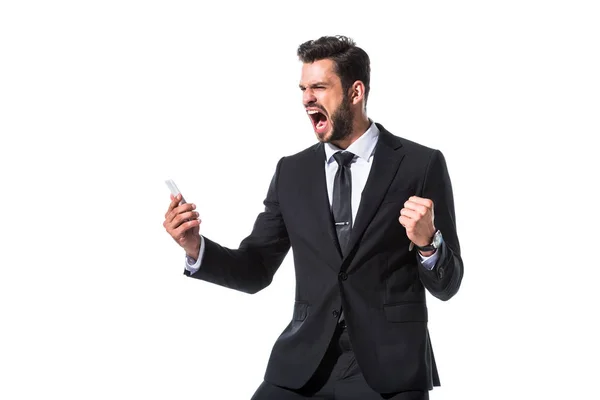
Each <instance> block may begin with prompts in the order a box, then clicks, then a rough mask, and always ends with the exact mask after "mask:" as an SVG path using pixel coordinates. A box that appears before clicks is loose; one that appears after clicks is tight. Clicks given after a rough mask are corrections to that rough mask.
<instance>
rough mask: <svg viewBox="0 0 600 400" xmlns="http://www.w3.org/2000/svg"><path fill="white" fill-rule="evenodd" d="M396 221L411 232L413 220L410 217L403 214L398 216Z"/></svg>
mask: <svg viewBox="0 0 600 400" xmlns="http://www.w3.org/2000/svg"><path fill="white" fill-rule="evenodd" d="M398 221H399V222H400V225H402V226H403V227H404V228H406V231H407V232H412V230H413V228H414V227H415V220H414V219H410V218H408V217H406V216H404V215H402V216H400V218H398Z"/></svg>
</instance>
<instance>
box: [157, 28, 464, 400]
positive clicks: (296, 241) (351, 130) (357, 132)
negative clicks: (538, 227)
mask: <svg viewBox="0 0 600 400" xmlns="http://www.w3.org/2000/svg"><path fill="white" fill-rule="evenodd" d="M298 56H299V58H300V60H301V61H302V63H303V65H302V76H301V80H300V89H301V91H302V100H303V104H304V106H305V108H306V112H307V114H308V117H309V119H310V121H311V122H312V125H313V129H314V131H315V133H316V136H317V139H318V141H319V143H318V144H316V145H314V146H311V147H309V148H308V149H306V150H304V151H302V152H300V153H298V154H295V155H292V156H289V157H283V158H281V159H280V161H279V163H278V164H277V167H276V171H275V175H274V176H273V179H272V181H271V184H270V187H269V190H268V192H267V196H266V199H265V201H264V205H265V210H264V212H262V213H260V214H259V215H258V218H257V220H256V223H255V225H254V228H253V230H252V233H251V234H250V235H249V236H248V237H247V238H245V239H244V240H243V241H242V242H241V244H240V246H239V248H238V249H228V248H224V247H222V246H220V245H218V244H217V243H215V242H213V241H211V240H210V239H208V238H206V237H203V236H201V235H200V233H199V226H200V221H199V219H198V213H197V212H196V211H195V206H194V205H193V204H183V205H179V202H180V200H181V197H180V196H177V197H176V198H174V197H173V196H171V204H170V206H169V209H168V211H167V213H166V215H165V222H164V226H165V228H166V230H167V231H168V233H169V234H170V235H171V236H172V237H173V238H174V239H175V241H177V243H178V244H179V245H181V246H182V247H183V248H184V249H185V252H186V257H187V258H186V268H185V274H186V275H187V276H190V277H192V278H197V279H202V280H205V281H208V282H212V283H215V284H218V285H222V286H225V287H228V288H232V289H236V290H240V291H243V292H247V293H256V292H258V291H259V290H261V289H263V288H265V287H266V286H268V285H269V284H270V283H271V281H272V278H273V275H274V274H275V272H276V271H277V269H278V268H279V266H280V264H281V262H282V261H283V259H284V257H285V256H286V254H287V253H288V250H289V249H290V246H291V247H293V249H294V252H293V254H294V264H295V268H296V302H295V306H294V313H293V316H292V319H291V322H290V323H289V325H288V326H287V327H286V328H285V330H284V331H283V333H282V334H281V336H280V337H279V338H278V340H277V341H276V343H275V345H274V347H273V350H272V353H271V357H270V359H269V363H268V366H267V370H266V373H265V379H264V382H263V383H262V384H261V385H260V387H259V388H258V390H257V391H256V393H255V394H254V397H253V399H255V400H263V399H276V400H287V399H290V400H292V399H304V398H315V399H341V400H346V399H347V400H350V399H357V400H358V399H360V400H371V399H396V400H409V399H427V398H428V393H429V392H428V391H429V390H430V389H432V388H433V386H438V385H439V379H438V374H437V369H436V365H435V360H434V357H433V351H432V347H431V342H430V340H429V334H428V329H427V320H428V318H427V307H426V304H425V299H426V296H425V288H426V289H427V290H429V292H430V293H431V294H432V295H434V296H435V297H437V298H439V299H441V300H448V299H450V298H451V297H452V296H453V295H454V294H455V293H456V292H457V291H458V289H459V286H460V283H461V280H462V275H463V265H462V260H461V256H460V247H459V241H458V237H457V234H456V225H455V221H454V202H453V195H452V187H451V183H450V178H449V175H448V171H447V168H446V164H445V160H444V157H443V155H442V153H441V152H440V151H438V150H433V149H430V148H427V147H425V146H422V145H419V144H417V143H414V142H411V141H409V140H406V139H402V138H399V137H396V136H394V135H392V134H391V133H389V132H388V131H387V130H386V129H385V128H384V127H383V126H382V125H380V124H376V123H374V122H372V121H371V120H370V119H369V118H368V117H367V113H366V104H367V97H368V95H369V80H370V61H369V57H368V55H367V54H366V53H365V52H364V51H363V50H362V49H361V48H359V47H357V46H356V45H355V43H354V42H353V41H352V40H351V39H349V38H346V37H342V36H338V37H322V38H320V39H317V40H314V41H308V42H306V43H303V44H302V45H300V47H299V48H298ZM434 216H435V219H434ZM224 398H226V395H224Z"/></svg>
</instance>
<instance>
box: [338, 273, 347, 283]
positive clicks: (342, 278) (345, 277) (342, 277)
mask: <svg viewBox="0 0 600 400" xmlns="http://www.w3.org/2000/svg"><path fill="white" fill-rule="evenodd" d="M338 276H339V277H340V279H341V280H343V281H345V280H346V279H348V274H347V273H345V272H340V273H339V274H338Z"/></svg>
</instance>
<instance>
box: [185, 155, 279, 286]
mask: <svg viewBox="0 0 600 400" xmlns="http://www.w3.org/2000/svg"><path fill="white" fill-rule="evenodd" d="M282 162H283V158H282V159H281V160H279V163H278V164H277V168H276V171H275V174H274V176H273V179H272V180H271V184H270V185H269V190H268V192H267V197H266V199H265V201H264V205H265V210H264V211H263V212H261V213H260V214H259V215H258V217H257V218H256V222H255V223H254V227H253V229H252V232H251V233H250V235H249V236H248V237H246V238H245V239H244V240H242V242H241V243H240V246H239V248H238V249H229V248H226V247H223V246H221V245H219V244H217V243H215V242H214V241H212V240H210V239H208V238H206V237H204V244H205V250H204V257H203V259H202V267H201V268H200V269H199V270H198V271H197V272H195V273H194V274H190V272H189V271H187V270H186V271H184V274H185V275H187V276H189V277H192V278H196V279H202V280H204V281H207V282H211V283H214V284H217V285H220V286H224V287H227V288H230V289H234V290H239V291H241V292H246V293H256V292H258V291H260V290H262V289H264V288H265V287H267V286H268V285H269V284H270V283H271V282H272V280H273V276H274V275H275V272H276V271H277V269H278V268H279V266H280V265H281V263H282V262H283V259H284V258H285V256H286V255H287V253H288V251H289V249H290V239H289V237H288V233H287V229H286V227H285V223H284V220H283V216H282V215H281V210H280V208H279V200H278V195H277V181H278V179H279V174H280V170H281V164H282Z"/></svg>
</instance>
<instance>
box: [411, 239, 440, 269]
mask: <svg viewBox="0 0 600 400" xmlns="http://www.w3.org/2000/svg"><path fill="white" fill-rule="evenodd" d="M442 246H443V244H442ZM417 253H418V254H419V257H420V258H421V264H423V267H425V268H426V269H428V270H430V271H431V270H433V269H434V268H435V263H436V261H437V260H438V258H440V249H437V250H436V251H435V253H433V254H432V255H430V256H428V257H424V256H422V255H421V253H419V251H418V250H417Z"/></svg>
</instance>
